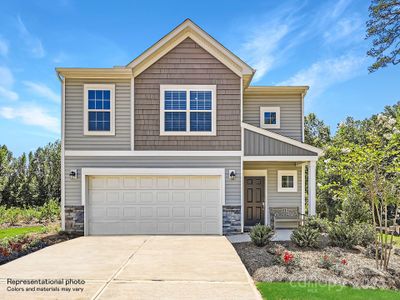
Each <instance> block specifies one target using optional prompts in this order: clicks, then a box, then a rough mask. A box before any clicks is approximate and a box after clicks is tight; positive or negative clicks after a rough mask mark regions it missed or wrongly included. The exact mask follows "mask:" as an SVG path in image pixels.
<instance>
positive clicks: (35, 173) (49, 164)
mask: <svg viewBox="0 0 400 300" xmlns="http://www.w3.org/2000/svg"><path fill="white" fill-rule="evenodd" d="M51 199H54V200H57V201H58V202H60V199H61V144H60V142H59V141H56V142H54V143H49V144H48V145H46V146H44V147H40V148H38V149H37V150H36V151H34V152H29V154H26V153H23V154H22V155H20V156H19V157H14V155H13V153H12V152H11V151H10V150H9V149H8V148H7V146H6V145H2V146H0V205H5V206H7V207H11V206H16V207H28V206H41V205H43V204H45V203H47V202H48V201H49V200H51Z"/></svg>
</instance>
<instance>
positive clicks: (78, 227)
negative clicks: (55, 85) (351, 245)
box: [56, 19, 321, 235]
mask: <svg viewBox="0 0 400 300" xmlns="http://www.w3.org/2000/svg"><path fill="white" fill-rule="evenodd" d="M56 70H57V74H58V76H59V78H60V80H61V82H62V170H63V173H62V174H63V175H62V212H63V213H62V220H63V228H64V229H65V230H67V231H70V232H81V233H84V234H85V235H102V234H111V235H114V234H227V233H232V232H242V231H243V230H244V228H246V227H248V226H253V225H255V224H257V223H262V224H271V225H273V224H272V223H273V222H272V218H273V216H274V211H275V210H279V209H282V208H283V209H286V208H291V209H296V210H298V211H299V212H300V213H304V211H305V182H306V176H305V169H306V167H307V168H308V188H309V191H308V201H309V209H308V210H309V214H315V186H316V182H315V176H316V161H317V159H318V156H319V155H320V154H321V150H320V149H318V148H315V147H313V146H310V145H307V144H305V143H304V125H303V123H304V120H303V115H304V96H305V95H306V92H307V89H308V87H305V86H282V87H281V86H251V85H250V83H251V80H252V77H253V75H254V73H255V70H254V69H252V68H251V67H250V66H249V65H247V64H246V63H245V62H244V61H242V60H241V59H240V58H239V57H237V56H236V55H234V54H233V53H232V52H230V51H229V50H228V49H226V48H225V47H224V46H223V45H221V44H220V43H219V42H218V41H216V40H215V39H214V38H212V37H211V36H210V35H209V34H207V33H206V32H205V31H203V30H202V29H201V28H200V27H198V26H197V25H196V24H194V23H193V22H192V21H191V20H189V19H188V20H185V21H184V22H183V23H182V24H180V25H179V26H178V27H176V28H175V29H173V30H172V31H171V32H170V33H168V34H167V35H166V36H164V37H163V38H162V39H160V40H159V41H158V42H156V43H155V44H154V45H153V46H151V47H150V48H148V49H147V50H145V51H144V52H143V53H142V54H141V55H139V56H138V57H136V58H135V59H134V60H133V61H131V62H130V63H128V64H127V65H126V66H123V67H113V68H98V69H94V68H57V69H56Z"/></svg>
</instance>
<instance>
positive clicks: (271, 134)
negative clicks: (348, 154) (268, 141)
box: [242, 123, 323, 156]
mask: <svg viewBox="0 0 400 300" xmlns="http://www.w3.org/2000/svg"><path fill="white" fill-rule="evenodd" d="M242 127H243V128H244V129H247V130H250V131H253V132H255V133H258V134H261V135H264V136H267V137H270V138H272V139H275V140H278V141H281V142H284V143H287V144H290V145H293V146H296V147H299V148H302V149H304V150H308V151H311V152H315V153H316V154H317V155H318V156H320V155H322V153H323V150H322V149H320V148H317V147H314V146H311V145H308V144H304V143H302V142H299V141H296V140H294V139H291V138H288V137H286V136H283V135H280V134H277V133H274V132H271V131H269V130H266V129H262V128H259V127H256V126H253V125H250V124H247V123H242Z"/></svg>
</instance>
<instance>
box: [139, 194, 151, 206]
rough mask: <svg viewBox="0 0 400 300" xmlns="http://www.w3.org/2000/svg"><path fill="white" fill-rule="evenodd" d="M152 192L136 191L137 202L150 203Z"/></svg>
mask: <svg viewBox="0 0 400 300" xmlns="http://www.w3.org/2000/svg"><path fill="white" fill-rule="evenodd" d="M153 194H154V192H144V191H139V192H138V196H139V197H138V200H137V203H138V204H145V205H146V204H152V203H153V201H154V195H153Z"/></svg>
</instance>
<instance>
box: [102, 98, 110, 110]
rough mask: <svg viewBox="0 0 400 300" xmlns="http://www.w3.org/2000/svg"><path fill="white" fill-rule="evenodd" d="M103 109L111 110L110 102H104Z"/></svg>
mask: <svg viewBox="0 0 400 300" xmlns="http://www.w3.org/2000/svg"><path fill="white" fill-rule="evenodd" d="M103 108H104V109H110V100H104V101H103Z"/></svg>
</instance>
